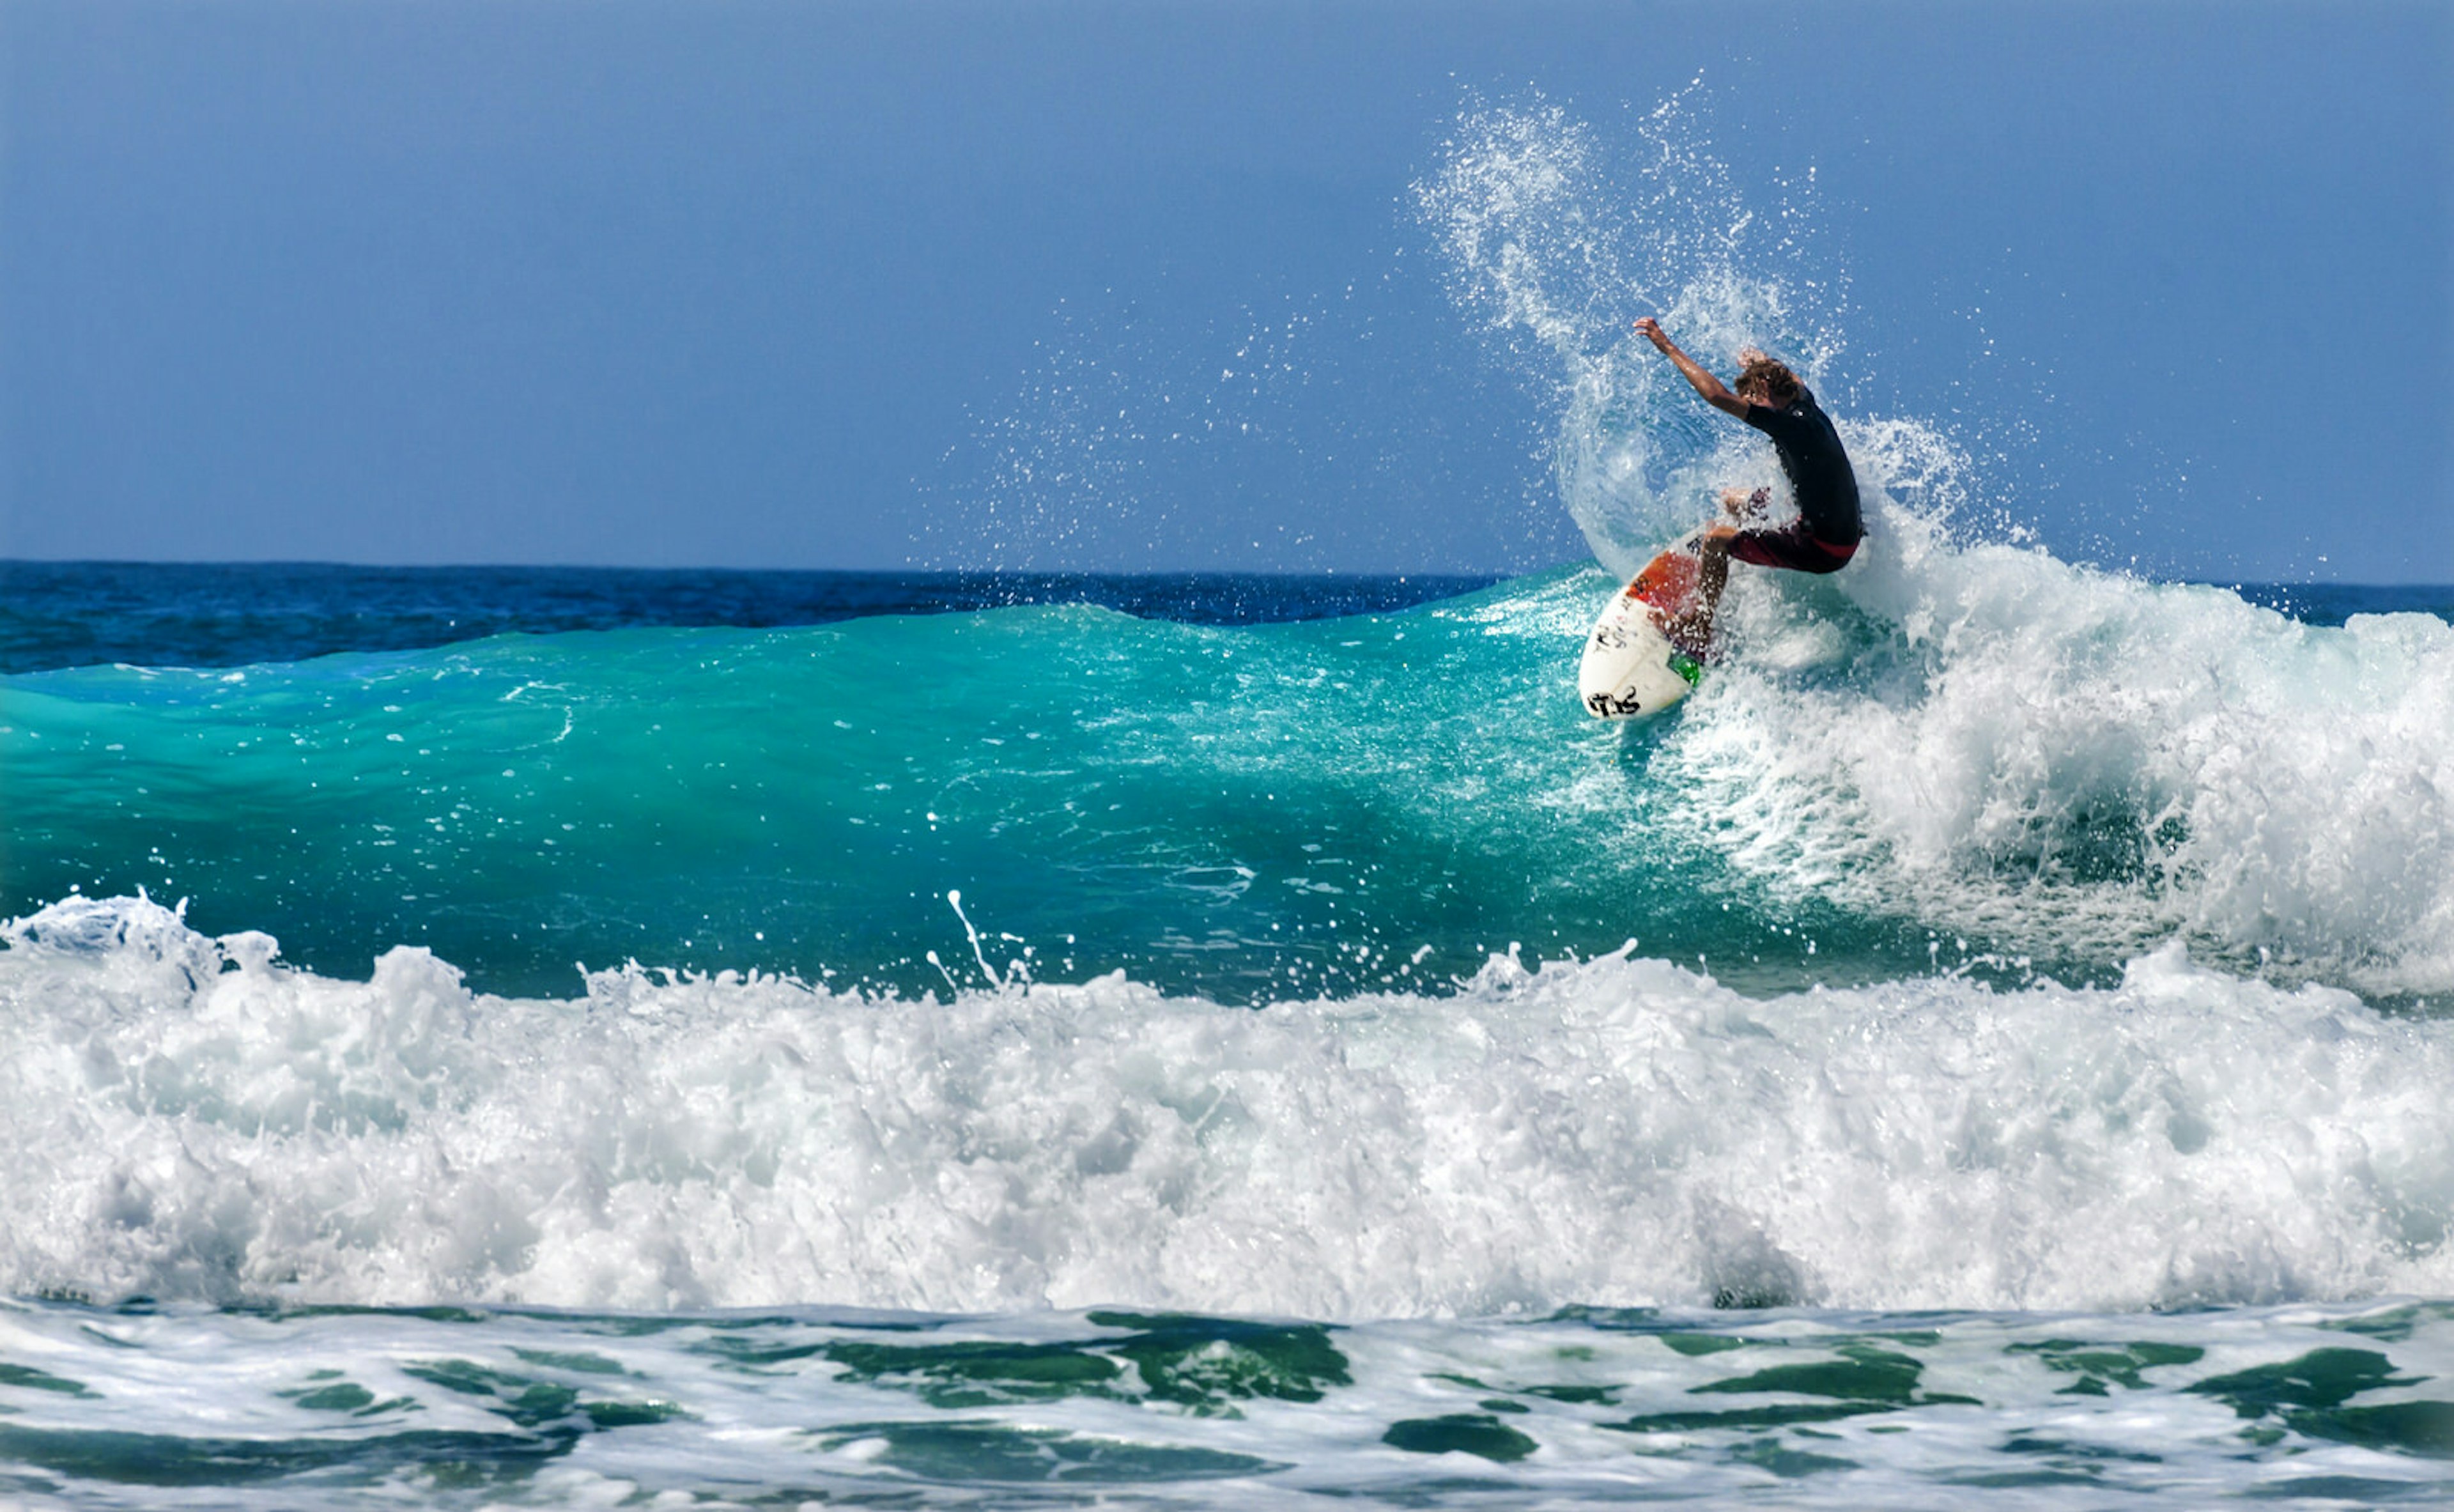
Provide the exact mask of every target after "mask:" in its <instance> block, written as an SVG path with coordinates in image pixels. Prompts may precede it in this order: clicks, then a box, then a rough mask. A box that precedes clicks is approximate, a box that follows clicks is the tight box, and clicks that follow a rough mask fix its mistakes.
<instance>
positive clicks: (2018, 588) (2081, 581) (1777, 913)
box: [0, 511, 2454, 1002]
mask: <svg viewBox="0 0 2454 1512" xmlns="http://www.w3.org/2000/svg"><path fill="white" fill-rule="evenodd" d="M1888 523H1889V524H1890V526H1891V534H1890V536H1889V538H1888V539H1887V540H1886V541H1884V542H1883V543H1882V545H1881V549H1880V550H1879V551H1875V552H1870V553H1869V554H1868V558H1869V559H1868V560H1867V562H1866V563H1865V564H1864V565H1863V566H1862V567H1859V568H1853V570H1852V572H1851V573H1850V574H1848V575H1843V576H1842V577H1840V578H1839V579H1818V580H1807V579H1803V578H1800V577H1797V576H1796V575H1789V574H1758V573H1751V574H1746V575H1741V576H1740V578H1738V579H1735V580H1734V586H1733V588H1732V590H1731V597H1730V599H1729V601H1728V604H1727V606H1726V614H1725V616H1724V623H1725V627H1726V635H1725V639H1726V645H1725V648H1724V650H1725V655H1724V657H1723V659H1722V661H1721V662H1720V664H1719V665H1718V666H1717V667H1716V669H1715V670H1714V671H1713V673H1712V674H1711V675H1709V676H1708V677H1707V678H1706V679H1705V683H1704V686H1703V688H1702V689H1701V690H1700V692H1699V694H1698V695H1697V696H1695V697H1694V698H1691V699H1690V700H1689V701H1688V702H1687V704H1686V705H1684V706H1683V707H1682V709H1681V710H1680V712H1679V713H1678V714H1676V715H1674V716H1668V717H1666V718H1664V719H1661V720H1659V721H1655V722H1647V723H1642V724H1633V725H1631V724H1619V723H1603V722H1599V721H1596V720H1593V719H1591V718H1589V717H1587V716H1585V715H1584V713H1583V712H1582V711H1581V710H1580V709H1579V707H1578V705H1577V702H1576V697H1575V689H1574V675H1575V667H1576V660H1577V655H1578V650H1579V637H1580V636H1581V635H1582V633H1583V631H1584V629H1585V627H1586V626H1587V625H1588V624H1589V623H1590V621H1591V618H1592V616H1593V615H1594V614H1595V613H1596V611H1597V609H1598V608H1599V605H1600V604H1601V603H1602V602H1603V601H1604V600H1605V599H1606V598H1607V596H1608V595H1609V593H1610V592H1611V590H1612V588H1613V586H1614V585H1613V582H1612V580H1611V579H1610V578H1608V577H1606V576H1604V575H1602V574H1600V573H1599V572H1595V571H1591V570H1587V571H1583V572H1560V573H1555V574H1552V575H1546V576H1541V577H1537V578H1528V579H1522V580H1519V581H1517V582H1514V583H1509V584H1503V585H1501V586H1499V587H1497V588H1493V589H1489V590H1485V591H1484V592H1482V593H1479V594H1475V595H1468V596H1465V597H1461V598H1456V599H1451V600H1447V601H1445V602H1442V603H1438V604H1434V605H1429V606H1425V607H1423V608H1420V609H1417V610H1413V611H1409V612H1406V613H1401V614H1395V615H1365V616H1356V617H1350V618H1344V619H1337V620H1322V621H1313V622H1309V623H1301V624H1282V625H1261V626H1244V627H1216V626H1213V627H1202V626H1191V625H1185V624H1180V623H1173V622H1162V621H1150V620H1142V619H1136V618H1132V617H1129V616H1126V615H1118V614H1115V613H1111V612H1108V611H1105V610H1100V609H1096V608H1092V607H1088V606H1081V605H1074V606H1040V607H1026V608H1013V609H1002V610H991V611H984V612H978V613H971V614H958V615H932V616H919V617H899V616H897V617H877V618H870V619H862V620H855V621H850V622H846V623H841V624H836V625H832V626H824V627H815V628H804V629H793V630H771V631H741V630H720V631H710V630H647V629H634V630H625V631H614V632H607V633H601V634H572V635H550V636H519V635H512V636H502V637H497V638H493V639H487V640H482V641H476V642H472V643H467V644H463V645H459V646H453V647H447V648H443V649H441V650H434V651H423V652H412V653H398V654H386V655H338V656H329V657H323V658H318V659H315V660H312V661H306V662H299V663H290V664H276V665H269V666H258V667H251V668H244V669H239V670H234V671H175V670H159V669H154V670H147V669H135V668H95V669H83V670H78V671H73V672H61V673H47V674H39V675H26V676H20V677H15V678H11V679H8V680H7V681H6V682H5V683H0V772H5V775H6V776H5V780H6V783H7V790H6V802H7V814H8V824H7V831H6V838H7V846H8V849H7V852H6V856H5V862H6V886H5V897H0V906H5V907H7V908H8V909H9V910H10V912H13V913H26V912H30V911H31V910H33V909H34V908H37V907H39V906H41V905H43V904H45V903H48V902H50V901H52V900H54V899H57V898H59V897H65V896H67V895H68V894H69V893H70V892H71V891H72V890H81V891H83V892H85V893H87V894H89V895H94V896H104V895H111V894H121V893H131V892H133V891H135V890H136V889H137V888H139V887H143V888H147V889H150V890H151V892H152V893H153V894H155V895H157V896H161V897H189V898H191V899H192V909H191V921H192V922H193V923H194V924H195V925H196V926H197V927H200V928H202V929H205V930H207V931H208V932H213V933H220V932H228V931H237V930H263V931H266V932H269V933H271V934H272V935H274V936H276V937H278V938H279V940H280V941H281V944H282V947H283V949H284V951H285V953H286V954H287V956H288V958H290V959H292V960H293V961H295V962H298V963H300V964H305V965H310V966H312V967H314V968H316V969H317V970H319V971H323V972H326V973H346V974H351V975H355V974H357V973H360V972H363V971H364V970H365V968H366V964H367V962H368V961H370V960H371V959H372V958H373V957H374V956H376V955H378V954H380V953H381V952H382V951H384V950H386V949H388V948H390V947H391V946H392V945H394V944H402V943H407V944H421V945H427V946H430V947H432V948H433V949H434V950H435V951H436V952H437V953H438V954H439V955H441V956H442V957H443V958H445V959H447V960H450V961H453V962H454V963H456V964H458V965H459V966H461V967H463V968H465V969H466V970H468V971H469V972H470V973H471V974H472V977H473V979H474V982H475V983H476V984H477V985H480V986H483V987H486V988H488V989H491V990H494V991H503V992H519V993H529V994H553V995H561V994H563V993H566V992H568V991H569V990H570V988H571V985H572V983H573V980H575V978H574V977H573V964H574V963H585V964H587V965H589V966H592V967H603V966H608V965H618V964H620V963H622V962H623V961H625V960H629V959H635V960H638V961H640V962H643V963H645V964H647V965H649V966H652V967H674V968H680V969H694V970H701V971H722V970H727V969H731V970H739V971H745V972H746V971H750V970H754V969H755V970H763V971H770V972H784V973H789V974H795V975H798V976H801V977H803V978H808V979H811V980H828V981H832V982H834V983H835V984H836V985H838V986H843V985H868V986H875V987H882V988H894V989H896V990H899V991H903V992H907V993H909V992H916V991H922V990H940V991H942V990H943V989H944V988H945V987H946V986H947V984H948V978H949V976H951V977H952V978H955V979H958V980H959V981H960V982H961V983H962V984H963V985H966V986H972V985H980V984H982V983H983V982H984V981H985V980H986V979H988V978H1005V977H1008V976H1011V975H1012V974H1013V973H1014V972H1015V971H1016V969H1017V966H1016V963H1019V969H1020V970H1021V971H1022V972H1024V973H1025V974H1027V975H1030V976H1032V977H1034V978H1037V979H1042V980H1049V979H1063V980H1080V979H1084V978H1088V977H1091V976H1095V975H1099V974H1103V973H1106V972H1110V971H1114V970H1118V969H1122V970H1124V971H1126V972H1127V973H1128V974H1129V975H1130V976H1132V977H1133V978H1135V979H1136V980H1138V981H1142V982H1145V983H1149V984H1152V985H1157V986H1159V987H1162V988H1164V989H1167V990H1171V991H1189V992H1197V993H1199V994H1201V995H1203V996H1206V997H1211V998H1217V999H1220V1000H1227V1001H1259V1000H1271V999H1275V998H1284V997H1290V996H1300V997H1311V996H1318V995H1320V994H1323V993H1327V994H1332V995H1336V994H1342V993H1348V992H1354V991H1361V990H1369V989H1377V988H1381V987H1423V986H1430V987H1434V988H1438V987H1441V986H1443V985H1445V983H1446V982H1448V981H1449V980H1450V979H1451V978H1456V977H1459V976H1465V975H1471V974H1472V973H1473V972H1475V971H1477V970H1478V969H1480V967H1481V965H1482V963H1483V962H1484V961H1485V960H1486V959H1487V958H1489V956H1491V955H1493V954H1496V953H1506V952H1509V951H1511V950H1512V948H1519V947H1521V950H1522V953H1523V955H1524V956H1525V957H1526V958H1528V959H1533V958H1564V957H1568V956H1572V955H1573V956H1579V957H1591V956H1594V955H1599V954H1603V953H1607V952H1610V951H1614V950H1617V949H1619V947H1620V946H1621V945H1623V944H1624V943H1625V942H1627V941H1628V940H1630V939H1631V938H1633V939H1635V940H1636V941H1638V943H1639V949H1640V951H1641V953H1642V954H1644V955H1647V956H1659V957H1661V958H1669V959H1673V960H1677V961H1680V962H1682V963H1689V964H1693V963H1695V962H1696V961H1698V960H1699V959H1700V960H1701V961H1702V963H1703V965H1704V966H1705V968H1706V969H1708V970H1709V971H1711V972H1712V973H1713V974H1714V975H1715V976H1716V977H1718V978H1720V979H1722V980H1724V981H1727V982H1730V983H1732V984H1733V985H1738V986H1740V987H1743V988H1746V989H1748V990H1760V991H1772V990H1780V989H1783V988H1788V987H1795V986H1802V985H1806V984H1809V983H1814V982H1824V983H1834V984H1840V983H1847V982H1852V981H1867V980H1875V979H1887V978H1898V977H1901V976H1903V975H1922V974H1924V973H1927V972H1929V971H1933V970H1936V969H1943V970H1961V969H1964V970H1970V971H1974V972H1977V973H1980V974H1986V975H1990V976H1991V977H1993V978H1998V979H1999V978H2010V979H2013V980H2025V979H2027V978H2031V977H2033V976H2036V975H2038V974H2049V975H2051V976H2053V977H2054V978H2057V979H2060V980H2063V981H2085V980H2106V979H2111V978H2113V977H2114V976H2115V975H2117V974H2118V972H2119V970H2120V967H2121V965H2122V962H2124V961H2126V960H2129V959H2132V958H2135V957H2137V956H2139V955H2140V954H2142V953H2143V952H2144V951H2147V950H2150V949H2153V948H2155V947H2156V946H2158V945H2159V944H2161V943H2162V942H2165V941H2168V940H2172V939H2177V938H2178V939H2181V940H2183V941H2185V942H2186V943H2187V944H2188V945H2189V946H2190V948H2191V949H2192V950H2193V951H2194V952H2195V953H2200V954H2203V955H2205V956H2208V957H2210V958H2214V959H2217V960H2220V961H2223V963H2225V964H2226V965H2227V966H2228V967H2229V968H2231V969H2236V970H2246V971H2251V972H2256V973H2260V974H2263V975H2267V976H2270V977H2273V978H2278V979H2283V980H2287V981H2289V980H2306V979H2317V980H2323V981H2329V982H2333V983H2337V984H2340V985H2346V986H2351V987H2354V988H2356V989H2358V990H2361V991H2363V992H2365V993H2368V994H2370V995H2371V996H2372V998H2416V999H2418V1000H2420V1001H2423V1002H2426V1001H2429V1000H2431V999H2432V998H2433V997H2434V996H2442V995H2443V994H2444V993H2446V992H2447V991H2449V990H2454V956H2449V955H2448V952H2447V947H2446V944H2445V941H2446V940H2447V939H2448V938H2449V937H2454V881H2449V877H2454V803H2449V802H2448V800H2447V795H2449V794H2454V769H2450V768H2448V767H2447V764H2446V762H2447V757H2446V755H2445V752H2444V742H2443V740H2442V738H2440V737H2439V734H2441V733H2442V732H2443V730H2444V729H2445V728H2446V723H2445V721H2446V720H2447V719H2448V718H2454V627H2449V626H2448V625H2447V624H2446V623H2445V622H2444V621H2443V620H2440V619H2437V618H2435V617H2433V616H2428V615H2368V616H2360V617H2356V618H2355V619H2353V620H2352V621H2351V622H2350V623H2349V624H2347V625H2346V626H2343V627H2342V628H2319V627H2311V626H2305V625H2301V624H2297V623H2295V622H2293V621H2291V620H2289V619H2286V618H2285V617H2283V615H2277V614H2275V613H2273V612H2271V611H2267V610H2263V609H2260V608H2257V607H2255V606H2253V605H2250V604H2247V603H2245V602H2243V600H2242V599H2240V598H2239V597H2237V596H2235V595H2229V594H2225V593H2222V592H2220V591H2217V590H2212V589H2203V588H2191V587H2186V586H2172V585H2162V586H2160V585H2154V584H2146V583H2140V582H2137V581H2135V580H2131V579H2126V578H2118V577H2108V576H2105V575H2100V574H2094V573H2090V572H2088V571H2086V570H2084V569H2078V568H2072V567H2069V566H2066V565H2064V564H2062V563H2060V562H2056V561H2054V560H2053V559H2052V558H2051V557H2048V556H2044V555H2042V554H2036V553H2025V552H2018V551H2012V550H2009V549H2006V548H1998V547H1973V548H1967V549H1960V550H1955V549H1951V548H1948V547H1946V546H1944V545H1942V544H1941V542H1940V541H1938V540H1935V539H1933V538H1931V537H1930V536H1925V537H1921V536H1920V535H1919V534H1918V533H1917V529H1916V521H1914V520H1913V519H1911V518H1910V517H1908V516H1906V515H1904V514H1901V513H1900V512H1897V511H1894V512H1891V514H1889V516H1888ZM956 896H959V898H960V904H959V910H958V908H957V906H956V905H955V903H954V902H953V901H952V899H953V898H954V897H956ZM973 929H976V931H977V932H978V933H977V936H976V938H975V937H974V936H972V935H971V934H970V931H972V930H973ZM933 954H934V955H935V960H934V961H933V960H932V959H931V957H932V956H933Z"/></svg>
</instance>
